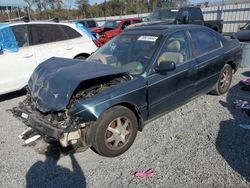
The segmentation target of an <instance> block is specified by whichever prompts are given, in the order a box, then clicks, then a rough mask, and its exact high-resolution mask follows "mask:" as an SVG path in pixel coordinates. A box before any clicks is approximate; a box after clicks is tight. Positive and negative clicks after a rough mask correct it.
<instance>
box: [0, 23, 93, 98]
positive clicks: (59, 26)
mask: <svg viewBox="0 0 250 188" xmlns="http://www.w3.org/2000/svg"><path fill="white" fill-rule="evenodd" d="M96 49H97V44H96V41H94V38H93V36H91V33H89V32H88V31H87V30H86V29H85V28H84V26H83V25H81V24H79V23H63V22H62V23H55V22H49V21H46V22H18V23H7V24H0V66H1V68H0V95H1V94H5V93H9V92H12V91H16V90H20V89H22V88H24V87H25V86H26V85H27V82H28V80H29V77H30V76H31V74H32V72H33V71H34V69H35V68H36V67H37V65H38V64H40V63H42V62H43V61H45V60H47V59H49V58H51V57H63V58H80V59H85V58H87V57H88V56H89V55H90V54H92V53H93V52H95V51H96Z"/></svg>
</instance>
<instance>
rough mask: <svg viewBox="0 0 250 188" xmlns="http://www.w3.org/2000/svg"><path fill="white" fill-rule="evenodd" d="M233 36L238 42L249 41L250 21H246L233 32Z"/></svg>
mask: <svg viewBox="0 0 250 188" xmlns="http://www.w3.org/2000/svg"><path fill="white" fill-rule="evenodd" d="M233 37H234V38H237V39H238V40H239V41H240V42H250V22H248V23H246V24H245V25H244V26H243V27H241V28H240V30H239V31H238V32H236V33H235V34H233Z"/></svg>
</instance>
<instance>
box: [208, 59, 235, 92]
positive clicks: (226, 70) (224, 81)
mask: <svg viewBox="0 0 250 188" xmlns="http://www.w3.org/2000/svg"><path fill="white" fill-rule="evenodd" d="M232 77H233V69H232V67H231V66H230V65H228V64H226V65H225V66H224V67H223V69H222V70H221V73H220V77H219V79H218V81H217V83H216V87H215V90H213V91H212V93H213V94H215V95H223V94H225V93H227V92H228V90H229V89H230V85H231V82H232Z"/></svg>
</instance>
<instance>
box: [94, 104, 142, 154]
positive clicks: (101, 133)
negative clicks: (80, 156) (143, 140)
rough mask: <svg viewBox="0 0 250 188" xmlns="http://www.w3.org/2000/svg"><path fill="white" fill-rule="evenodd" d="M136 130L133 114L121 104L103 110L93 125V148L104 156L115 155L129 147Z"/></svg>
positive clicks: (136, 125)
mask: <svg viewBox="0 0 250 188" xmlns="http://www.w3.org/2000/svg"><path fill="white" fill-rule="evenodd" d="M137 131H138V120H137V118H136V116H135V114H134V113H133V112H132V111H131V110H130V109H128V108H126V107H123V106H115V107H112V108H110V109H108V110H107V111H106V112H104V113H103V114H102V115H101V117H100V118H99V119H98V120H97V121H96V122H95V125H94V132H95V133H94V140H93V147H94V150H95V151H96V152H97V153H99V154H100V155H103V156H106V157H116V156H118V155H120V154H122V153H124V152H125V151H127V150H128V149H129V147H130V146H131V145H132V144H133V142H134V140H135V137H136V135H137Z"/></svg>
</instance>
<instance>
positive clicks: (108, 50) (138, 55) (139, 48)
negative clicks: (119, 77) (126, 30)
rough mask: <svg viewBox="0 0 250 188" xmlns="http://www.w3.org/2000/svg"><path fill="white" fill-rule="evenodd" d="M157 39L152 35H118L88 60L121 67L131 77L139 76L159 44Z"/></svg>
mask: <svg viewBox="0 0 250 188" xmlns="http://www.w3.org/2000/svg"><path fill="white" fill-rule="evenodd" d="M158 38H159V37H158V36H154V35H150V36H149V35H119V36H118V37H116V38H114V39H112V40H111V41H109V42H108V43H107V44H105V45H104V46H103V47H101V48H100V49H99V50H97V51H96V52H95V53H94V54H93V55H91V56H90V57H89V58H88V60H89V61H99V62H101V63H103V64H108V65H112V66H114V67H123V68H126V69H127V70H128V71H129V73H130V74H131V75H139V74H142V73H143V72H144V70H145V69H146V67H147V65H148V64H149V61H150V59H151V57H152V56H153V54H154V52H155V50H156V47H157V45H158V43H159V42H158V41H159V40H158Z"/></svg>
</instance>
